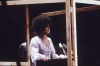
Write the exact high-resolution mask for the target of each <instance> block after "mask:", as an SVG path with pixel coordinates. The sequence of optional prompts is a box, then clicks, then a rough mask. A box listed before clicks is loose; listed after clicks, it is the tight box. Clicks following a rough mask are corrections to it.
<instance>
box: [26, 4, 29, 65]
mask: <svg viewBox="0 0 100 66" xmlns="http://www.w3.org/2000/svg"><path fill="white" fill-rule="evenodd" d="M29 38H30V37H29V12H28V4H26V40H27V42H26V51H27V62H28V66H30V50H29V43H30V39H29Z"/></svg>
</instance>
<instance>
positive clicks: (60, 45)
mask: <svg viewBox="0 0 100 66" xmlns="http://www.w3.org/2000/svg"><path fill="white" fill-rule="evenodd" d="M59 47H60V48H62V50H63V53H64V54H65V55H66V52H65V50H64V48H63V46H62V44H61V43H59Z"/></svg>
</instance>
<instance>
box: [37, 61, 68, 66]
mask: <svg viewBox="0 0 100 66" xmlns="http://www.w3.org/2000/svg"><path fill="white" fill-rule="evenodd" d="M36 66H67V59H50V60H48V61H43V60H37V63H36Z"/></svg>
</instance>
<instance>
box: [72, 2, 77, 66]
mask: <svg viewBox="0 0 100 66" xmlns="http://www.w3.org/2000/svg"><path fill="white" fill-rule="evenodd" d="M71 7H72V13H71V16H72V48H73V65H74V66H78V62H77V40H76V39H77V38H76V18H75V17H76V15H75V14H76V7H75V2H74V0H72V3H71Z"/></svg>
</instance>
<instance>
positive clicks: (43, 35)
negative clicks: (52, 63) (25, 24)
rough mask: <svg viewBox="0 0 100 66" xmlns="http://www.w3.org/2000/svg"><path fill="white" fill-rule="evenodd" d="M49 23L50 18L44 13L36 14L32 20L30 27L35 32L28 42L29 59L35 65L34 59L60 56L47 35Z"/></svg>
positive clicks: (45, 59) (50, 21)
mask: <svg viewBox="0 0 100 66" xmlns="http://www.w3.org/2000/svg"><path fill="white" fill-rule="evenodd" d="M51 23H52V20H51V18H50V17H48V16H46V15H40V16H37V17H36V18H34V19H33V21H32V27H33V29H34V30H35V31H36V33H37V36H35V37H33V38H32V39H31V42H30V53H31V60H32V63H33V64H34V65H35V66H36V60H44V61H47V60H48V59H55V58H60V56H58V55H57V54H56V52H55V49H54V46H53V43H52V40H51V38H49V37H48V34H50V26H51Z"/></svg>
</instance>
